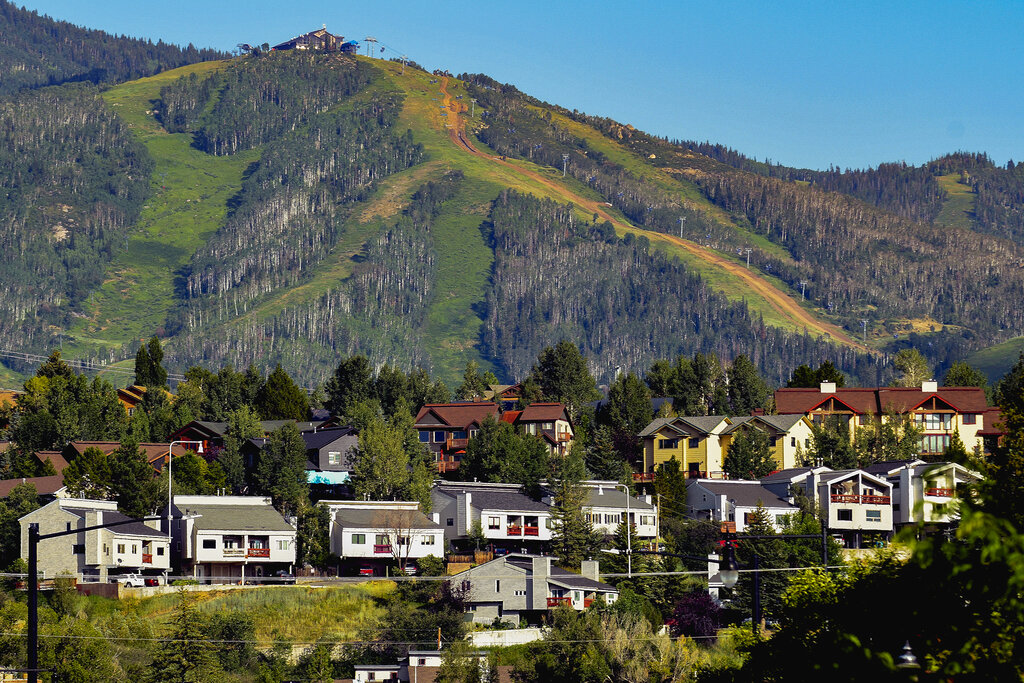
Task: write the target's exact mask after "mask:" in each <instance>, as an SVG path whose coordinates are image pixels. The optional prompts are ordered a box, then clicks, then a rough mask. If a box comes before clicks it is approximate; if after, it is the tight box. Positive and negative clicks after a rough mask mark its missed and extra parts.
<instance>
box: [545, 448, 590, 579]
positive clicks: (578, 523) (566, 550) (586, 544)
mask: <svg viewBox="0 0 1024 683" xmlns="http://www.w3.org/2000/svg"><path fill="white" fill-rule="evenodd" d="M581 450H582V449H581V447H580V446H577V445H575V444H574V445H573V448H572V450H571V451H570V452H569V455H567V456H566V457H565V458H564V459H563V460H562V461H561V462H559V463H558V466H557V467H556V472H555V474H554V476H553V485H554V502H553V504H552V506H551V520H552V538H551V550H552V552H553V553H554V555H555V556H556V557H557V558H558V563H559V565H561V566H562V567H565V568H566V569H572V570H577V569H579V566H580V562H582V561H583V560H586V559H590V558H591V557H593V556H594V555H595V554H596V553H597V550H598V548H600V545H601V534H600V533H599V532H598V531H596V530H595V529H594V525H593V524H592V523H591V522H590V520H588V519H587V518H586V516H585V515H584V514H583V506H584V505H586V503H587V499H588V493H589V492H588V490H587V489H586V488H585V487H584V486H582V485H581V483H580V482H581V481H582V480H583V478H584V477H585V468H584V466H583V457H582V455H581V452H580V451H581Z"/></svg>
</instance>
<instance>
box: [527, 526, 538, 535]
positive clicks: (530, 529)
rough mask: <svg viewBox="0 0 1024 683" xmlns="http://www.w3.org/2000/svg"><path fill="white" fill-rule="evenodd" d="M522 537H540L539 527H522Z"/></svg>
mask: <svg viewBox="0 0 1024 683" xmlns="http://www.w3.org/2000/svg"><path fill="white" fill-rule="evenodd" d="M523 535H524V536H540V527H539V526H524V527H523Z"/></svg>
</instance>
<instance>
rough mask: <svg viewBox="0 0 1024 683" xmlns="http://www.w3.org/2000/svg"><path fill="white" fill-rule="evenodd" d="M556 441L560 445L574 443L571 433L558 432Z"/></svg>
mask: <svg viewBox="0 0 1024 683" xmlns="http://www.w3.org/2000/svg"><path fill="white" fill-rule="evenodd" d="M555 441H558V442H559V443H564V442H566V441H572V434H570V433H569V432H558V433H557V434H555Z"/></svg>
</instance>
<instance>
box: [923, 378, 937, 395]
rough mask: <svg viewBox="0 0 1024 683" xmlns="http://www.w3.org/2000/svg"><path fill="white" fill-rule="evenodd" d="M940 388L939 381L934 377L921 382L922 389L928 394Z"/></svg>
mask: <svg viewBox="0 0 1024 683" xmlns="http://www.w3.org/2000/svg"><path fill="white" fill-rule="evenodd" d="M938 390H939V383H938V382H936V381H935V380H933V379H930V380H928V381H926V382H921V391H923V392H924V393H926V394H934V393H935V392H937V391H938Z"/></svg>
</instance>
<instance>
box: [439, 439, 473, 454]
mask: <svg viewBox="0 0 1024 683" xmlns="http://www.w3.org/2000/svg"><path fill="white" fill-rule="evenodd" d="M468 445H469V439H452V438H448V439H445V442H444V448H445V450H446V451H453V450H457V449H460V448H465V447H466V446H468Z"/></svg>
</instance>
